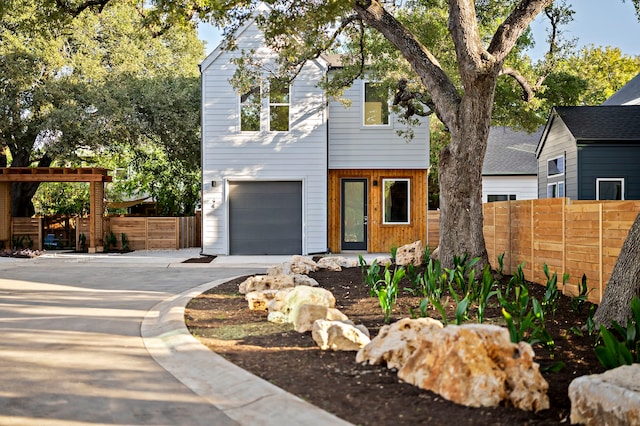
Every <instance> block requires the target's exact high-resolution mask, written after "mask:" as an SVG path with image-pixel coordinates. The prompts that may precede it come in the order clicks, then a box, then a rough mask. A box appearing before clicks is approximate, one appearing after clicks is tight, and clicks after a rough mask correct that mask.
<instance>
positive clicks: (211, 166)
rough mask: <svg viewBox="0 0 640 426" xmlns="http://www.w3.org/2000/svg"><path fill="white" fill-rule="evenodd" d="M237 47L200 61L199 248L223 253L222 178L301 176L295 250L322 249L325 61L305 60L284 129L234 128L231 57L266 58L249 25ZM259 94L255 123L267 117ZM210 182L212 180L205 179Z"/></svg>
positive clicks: (224, 180) (235, 101) (225, 227)
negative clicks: (248, 53) (320, 84)
mask: <svg viewBox="0 0 640 426" xmlns="http://www.w3.org/2000/svg"><path fill="white" fill-rule="evenodd" d="M236 40H237V44H238V46H239V49H238V51H234V52H219V51H217V50H216V51H214V52H213V53H212V54H211V56H210V57H209V58H207V59H206V60H205V61H204V62H203V65H202V169H203V172H202V179H203V240H202V245H203V251H204V253H206V254H223V255H224V254H228V247H229V244H228V225H227V211H228V209H227V198H228V194H227V193H226V186H227V185H226V183H227V182H229V181H238V180H263V181H277V180H288V181H294V180H299V181H302V191H303V194H302V197H303V206H302V209H303V242H302V249H303V253H304V254H306V253H314V252H323V251H325V250H326V249H327V206H326V204H327V203H326V200H327V192H326V191H327V189H326V188H327V136H326V132H327V124H326V108H325V98H324V94H323V92H322V90H320V89H319V88H317V87H316V82H317V81H319V80H320V79H322V78H324V75H325V66H324V64H323V63H321V62H312V63H309V64H308V65H306V66H305V68H304V70H303V71H302V72H301V73H300V75H299V76H298V78H297V79H296V81H295V82H294V83H293V84H292V86H291V104H290V131H289V132H268V131H265V130H263V131H261V132H255V133H248V132H245V133H242V132H240V131H239V97H238V94H237V93H235V91H234V89H233V88H232V87H231V85H230V84H229V79H230V78H231V77H232V75H233V72H234V65H233V64H232V63H231V58H232V57H234V56H238V55H240V51H241V49H252V48H254V49H256V55H257V56H259V57H268V56H269V52H268V51H266V50H265V49H264V48H262V47H261V46H262V45H263V43H262V42H263V38H262V34H261V33H260V32H259V31H258V29H257V27H256V26H255V25H250V26H249V27H248V28H246V29H245V30H244V31H243V32H242V33H241V34H240V35H239V36H238V37H237V39H236ZM267 103H268V100H267V99H265V100H264V101H263V107H262V111H263V120H262V121H263V129H266V128H267V127H266V122H267V119H268V112H267V111H268V107H267ZM212 182H215V186H213V184H212Z"/></svg>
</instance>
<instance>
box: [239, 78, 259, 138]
mask: <svg viewBox="0 0 640 426" xmlns="http://www.w3.org/2000/svg"><path fill="white" fill-rule="evenodd" d="M261 104H262V101H261V99H260V87H259V86H254V87H252V88H251V89H250V90H249V91H248V92H246V93H244V94H243V95H242V96H240V131H241V132H259V131H260V109H261Z"/></svg>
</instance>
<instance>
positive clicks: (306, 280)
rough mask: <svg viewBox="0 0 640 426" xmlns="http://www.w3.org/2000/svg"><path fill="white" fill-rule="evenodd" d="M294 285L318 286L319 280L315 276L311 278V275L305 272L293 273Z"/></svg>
mask: <svg viewBox="0 0 640 426" xmlns="http://www.w3.org/2000/svg"><path fill="white" fill-rule="evenodd" d="M293 285H294V286H298V285H306V286H309V287H318V281H316V280H315V279H314V278H311V277H310V276H309V275H304V274H293Z"/></svg>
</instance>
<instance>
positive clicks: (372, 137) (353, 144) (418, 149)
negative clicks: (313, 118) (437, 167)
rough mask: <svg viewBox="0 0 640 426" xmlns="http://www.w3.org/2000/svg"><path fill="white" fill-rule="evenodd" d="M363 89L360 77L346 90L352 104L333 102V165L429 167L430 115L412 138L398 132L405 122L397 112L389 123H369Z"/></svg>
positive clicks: (331, 112)
mask: <svg viewBox="0 0 640 426" xmlns="http://www.w3.org/2000/svg"><path fill="white" fill-rule="evenodd" d="M363 91H364V84H363V81H362V80H356V81H355V82H354V83H353V85H352V86H351V87H350V88H349V89H347V90H345V92H344V97H345V98H346V99H349V100H350V101H351V105H350V106H345V105H344V104H342V103H341V102H339V101H336V100H332V101H330V102H329V169H428V168H429V118H428V117H424V118H421V121H422V124H421V125H420V126H416V127H415V128H414V132H415V135H414V138H413V139H412V140H410V141H407V140H405V139H404V138H403V137H401V136H398V134H397V133H396V131H397V130H398V129H403V128H404V126H403V125H402V124H400V123H399V122H398V121H397V119H396V117H395V114H393V113H391V114H390V118H389V121H390V123H391V124H390V125H389V126H365V125H364V124H363V110H362V108H363V105H364V93H363Z"/></svg>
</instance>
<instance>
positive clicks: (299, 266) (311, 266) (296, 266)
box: [290, 255, 318, 275]
mask: <svg viewBox="0 0 640 426" xmlns="http://www.w3.org/2000/svg"><path fill="white" fill-rule="evenodd" d="M317 270H318V265H317V264H316V262H314V261H313V259H311V258H310V257H306V256H300V255H294V256H291V266H290V272H291V273H293V274H305V275H307V274H309V272H315V271H317Z"/></svg>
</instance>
